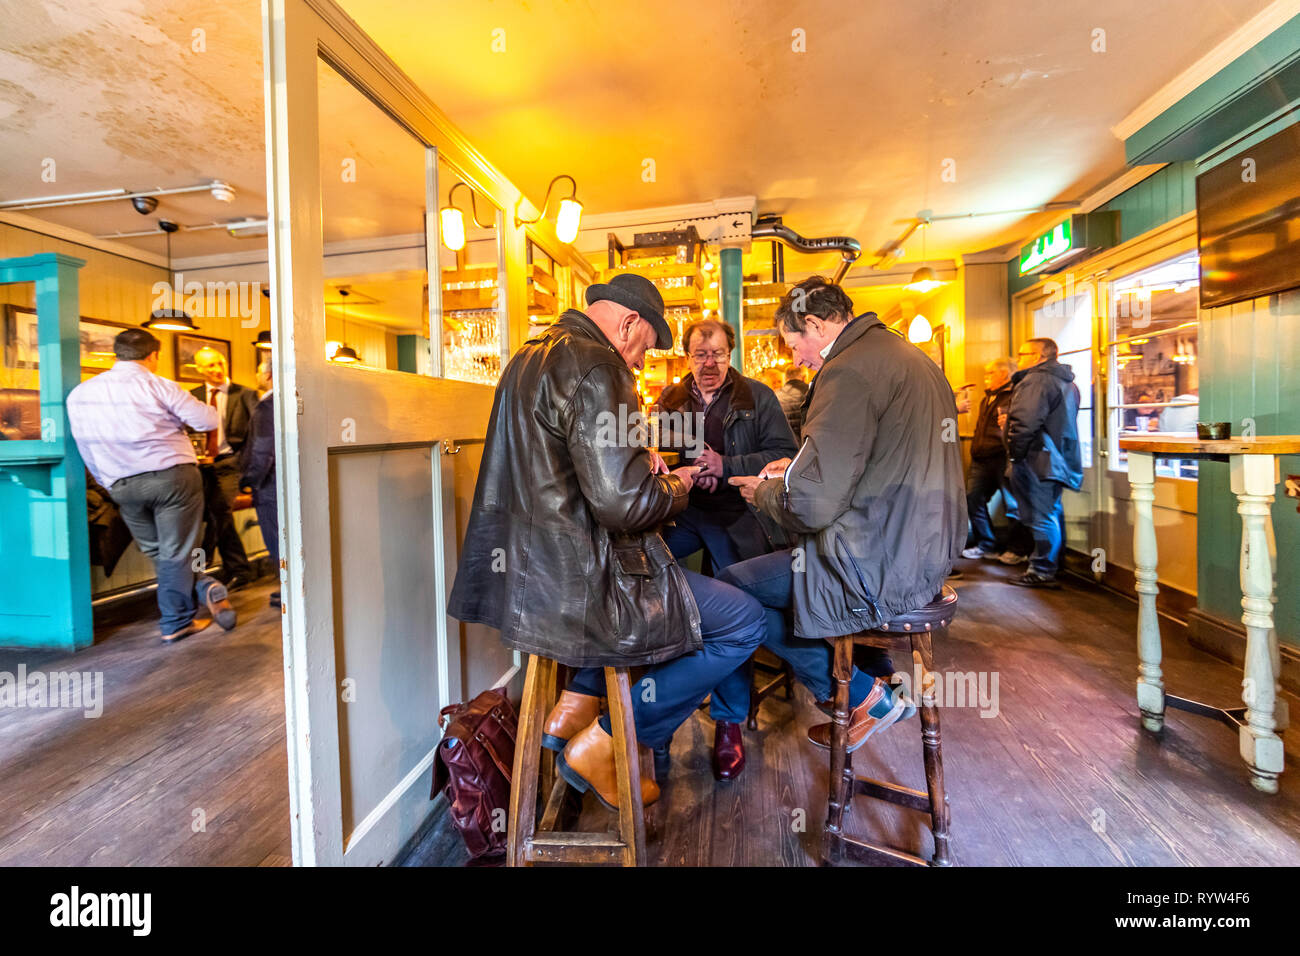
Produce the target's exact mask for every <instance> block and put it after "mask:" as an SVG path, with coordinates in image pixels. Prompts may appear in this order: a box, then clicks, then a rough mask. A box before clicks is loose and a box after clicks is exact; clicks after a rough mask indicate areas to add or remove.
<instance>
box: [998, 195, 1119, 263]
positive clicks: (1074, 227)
mask: <svg viewBox="0 0 1300 956" xmlns="http://www.w3.org/2000/svg"><path fill="white" fill-rule="evenodd" d="M1117 242H1119V213H1118V212H1116V211H1113V210H1110V211H1103V210H1098V211H1096V212H1090V213H1086V214H1085V213H1075V214H1074V215H1073V216H1071V217H1070V218H1069V219H1067V220H1065V221H1064V222H1062V223H1060V224H1059V225H1057V226H1056V228H1054V229H1050V230H1048V231H1047V232H1045V233H1043V234H1042V235H1041V236H1039V237H1038V238H1037V239H1035V240H1034V241H1033V242H1031V243H1029V244H1028V245H1027V246H1022V247H1021V249H1020V274H1021V275H1022V276H1023V275H1028V274H1029V273H1031V272H1055V271H1057V270H1058V269H1060V268H1061V267H1062V265H1063V264H1064V263H1065V262H1066V261H1067V260H1070V259H1076V258H1079V259H1082V258H1083V257H1084V256H1086V255H1089V254H1092V253H1095V252H1099V251H1101V250H1102V249H1108V248H1110V247H1111V246H1113V245H1115V243H1117Z"/></svg>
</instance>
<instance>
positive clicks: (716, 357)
mask: <svg viewBox="0 0 1300 956" xmlns="http://www.w3.org/2000/svg"><path fill="white" fill-rule="evenodd" d="M730 354H731V353H730V352H729V351H727V350H726V349H715V350H714V351H712V352H692V353H691V359H692V360H693V361H696V362H700V363H703V362H707V361H708V360H709V356H713V361H715V362H717V363H718V364H719V365H721V364H722V363H723V362H725V361H726V360H727V356H728V355H730Z"/></svg>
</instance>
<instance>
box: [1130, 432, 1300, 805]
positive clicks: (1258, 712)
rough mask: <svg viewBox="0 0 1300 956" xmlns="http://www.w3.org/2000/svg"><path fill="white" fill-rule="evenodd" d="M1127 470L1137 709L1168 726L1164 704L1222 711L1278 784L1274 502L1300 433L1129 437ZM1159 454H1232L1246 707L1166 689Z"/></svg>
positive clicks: (1223, 457)
mask: <svg viewBox="0 0 1300 956" xmlns="http://www.w3.org/2000/svg"><path fill="white" fill-rule="evenodd" d="M1119 447H1120V448H1122V449H1124V450H1125V451H1127V452H1128V477H1129V484H1130V485H1131V486H1132V490H1133V507H1134V511H1135V512H1136V515H1135V520H1134V523H1133V555H1134V564H1136V565H1137V568H1136V570H1135V572H1134V577H1135V578H1136V581H1137V583H1136V590H1137V594H1138V680H1137V701H1138V709H1139V710H1140V711H1141V712H1142V726H1144V727H1146V729H1147V730H1153V731H1158V730H1161V729H1162V728H1163V727H1164V723H1165V706H1166V705H1168V706H1170V707H1173V708H1176V709H1178V710H1186V711H1190V712H1191V713H1194V714H1200V715H1202V716H1205V717H1214V718H1216V719H1217V720H1221V721H1222V722H1223V723H1225V724H1227V725H1228V726H1230V727H1236V728H1237V730H1238V735H1239V741H1240V745H1241V746H1240V749H1241V756H1242V759H1243V760H1245V761H1246V765H1247V766H1248V767H1250V773H1251V778H1250V782H1251V783H1252V784H1253V785H1254V786H1255V788H1256V789H1257V790H1262V791H1263V792H1265V793H1277V778H1278V775H1279V774H1281V773H1282V738H1281V737H1279V736H1278V731H1282V730H1285V729H1286V727H1287V706H1286V701H1285V700H1283V699H1282V698H1281V695H1280V693H1279V690H1280V687H1279V684H1278V678H1279V675H1280V671H1281V658H1280V656H1279V654H1278V646H1277V632H1276V631H1275V630H1274V628H1273V604H1274V603H1275V602H1276V600H1277V599H1276V597H1275V596H1274V590H1275V588H1276V581H1277V547H1276V544H1275V543H1274V539H1273V521H1272V516H1271V510H1270V509H1271V506H1272V504H1273V492H1274V490H1275V489H1276V487H1277V483H1278V478H1279V475H1278V462H1277V456H1278V455H1295V454H1300V435H1271V436H1263V437H1255V438H1226V439H1222V440H1213V439H1207V440H1203V439H1199V438H1195V437H1192V436H1189V435H1164V434H1148V435H1141V436H1132V437H1124V438H1121V439H1120V440H1119ZM1157 458H1180V459H1189V458H1198V459H1205V460H1209V461H1227V462H1228V466H1229V469H1230V474H1231V478H1232V493H1233V494H1234V495H1236V496H1237V513H1238V514H1239V515H1241V595H1242V596H1241V607H1242V611H1243V613H1242V615H1241V620H1242V623H1243V624H1245V626H1246V661H1245V668H1244V675H1243V678H1242V682H1241V686H1242V692H1241V697H1242V701H1243V702H1244V704H1245V706H1244V707H1231V708H1221V707H1213V706H1211V705H1209V704H1203V703H1201V702H1200V701H1196V700H1189V699H1188V698H1186V697H1176V696H1174V695H1173V694H1166V693H1165V685H1164V678H1163V676H1162V674H1161V671H1160V657H1161V648H1160V619H1159V617H1158V616H1157V614H1156V594H1157V592H1158V591H1159V588H1158V587H1157V586H1156V529H1155V523H1154V520H1153V518H1152V514H1151V504H1152V502H1153V501H1154V500H1155V482H1156V475H1155V460H1156V459H1157Z"/></svg>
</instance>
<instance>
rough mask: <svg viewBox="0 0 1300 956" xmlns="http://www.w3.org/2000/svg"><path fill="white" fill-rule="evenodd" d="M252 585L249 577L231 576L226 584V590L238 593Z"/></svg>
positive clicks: (241, 575)
mask: <svg viewBox="0 0 1300 956" xmlns="http://www.w3.org/2000/svg"><path fill="white" fill-rule="evenodd" d="M252 583H253V579H252V578H251V577H249V576H247V575H243V574H234V575H231V577H230V580H229V581H227V582H226V590H227V591H230V592H234V591H238V590H240V589H241V588H246V587H248V586H249V585H250V584H252Z"/></svg>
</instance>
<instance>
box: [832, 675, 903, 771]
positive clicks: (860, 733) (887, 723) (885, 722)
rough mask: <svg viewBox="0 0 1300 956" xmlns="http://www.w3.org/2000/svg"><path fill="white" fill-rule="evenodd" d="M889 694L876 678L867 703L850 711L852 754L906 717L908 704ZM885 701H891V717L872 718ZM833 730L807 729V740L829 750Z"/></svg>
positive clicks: (899, 695)
mask: <svg viewBox="0 0 1300 956" xmlns="http://www.w3.org/2000/svg"><path fill="white" fill-rule="evenodd" d="M890 694H891V691H890V688H889V685H888V684H886V683H885V682H884V681H883V680H881V679H880V678H879V677H877V678H876V681H875V683H874V684H872V685H871V692H870V693H869V694H867V699H866V700H864V701H863V702H862V703H860V704H858V706H857V707H854V708H853V709H852V710H850V711H849V745H848V752H849V753H853V751H855V750H857V749H858V748H859V747H861V746H862V745H863V744H865V743H866V742H867V738H868V737H870V736H871V735H872V734H875V733H879V732H880V731H882V730H884V729H886V728H887V727H891V726H893V724H894V723H896V722H897V721H898V719H899V718H900V717H902V716H903V714H904V712H905V711H906V710H907V700H906V699H905V698H904V697H903V695H902V694H894V695H893V696H892V698H890ZM886 698H890V699H891V700H892V704H891V706H890V708H889V711H888V713H886V714H885V715H884V716H883V717H872V716H871V713H870V711H871V708H872V707H875V706H876V705H877V704H879V703H880V702H881V701H882V700H884V699H886ZM831 726H832V725H831V724H814V725H813V726H812V727H809V728H808V739H809V740H811V741H812V742H813V743H814V744H816V745H817V746H818V747H821V748H822V749H823V750H830V749H831Z"/></svg>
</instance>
